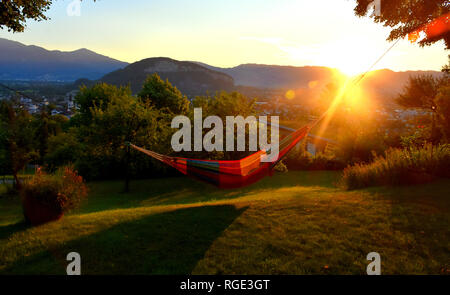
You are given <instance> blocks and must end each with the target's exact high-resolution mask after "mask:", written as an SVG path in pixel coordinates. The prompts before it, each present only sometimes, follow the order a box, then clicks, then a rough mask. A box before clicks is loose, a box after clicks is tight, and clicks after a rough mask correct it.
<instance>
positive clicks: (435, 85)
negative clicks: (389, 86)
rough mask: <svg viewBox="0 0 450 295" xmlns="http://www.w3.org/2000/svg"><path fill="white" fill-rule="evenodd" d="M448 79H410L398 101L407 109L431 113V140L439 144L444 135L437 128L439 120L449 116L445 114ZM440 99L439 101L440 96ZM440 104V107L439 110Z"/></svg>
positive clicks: (415, 77) (419, 77)
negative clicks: (441, 136)
mask: <svg viewBox="0 0 450 295" xmlns="http://www.w3.org/2000/svg"><path fill="white" fill-rule="evenodd" d="M446 85H448V77H446V76H444V77H443V78H435V77H433V76H431V75H419V76H412V77H410V78H409V80H408V82H407V84H406V86H405V88H404V89H403V92H402V93H400V94H399V96H398V97H397V99H396V101H397V103H398V104H400V105H401V106H403V107H405V108H413V109H421V110H425V111H428V112H430V113H431V138H430V140H431V141H432V142H437V141H438V140H439V138H440V135H441V134H440V133H442V132H441V131H440V130H439V129H438V128H437V127H438V126H437V120H438V118H441V117H442V118H444V117H446V116H447V114H446V112H445V106H444V105H445V101H446V98H447V97H446V93H447V92H446V91H445V88H443V87H444V86H446ZM439 95H440V98H439V100H438V96H439ZM438 103H439V104H440V107H439V108H438Z"/></svg>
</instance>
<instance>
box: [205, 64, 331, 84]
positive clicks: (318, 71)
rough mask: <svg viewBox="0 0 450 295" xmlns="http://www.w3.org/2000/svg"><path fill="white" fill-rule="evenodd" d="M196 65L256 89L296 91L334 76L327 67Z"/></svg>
mask: <svg viewBox="0 0 450 295" xmlns="http://www.w3.org/2000/svg"><path fill="white" fill-rule="evenodd" d="M198 64H200V65H203V66H205V67H208V68H209V69H212V70H215V71H218V72H222V73H225V74H228V75H230V76H231V77H233V79H234V82H235V84H236V85H240V86H251V87H257V88H272V89H297V88H302V87H308V84H309V82H311V81H319V82H320V83H321V84H323V83H327V82H329V81H331V80H332V79H333V78H334V77H335V75H336V72H335V71H334V70H333V69H331V68H327V67H314V66H307V67H293V66H276V65H260V64H243V65H239V66H237V67H234V68H219V67H213V66H209V65H207V64H204V63H198Z"/></svg>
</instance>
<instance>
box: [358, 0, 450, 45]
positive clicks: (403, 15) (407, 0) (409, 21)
mask: <svg viewBox="0 0 450 295" xmlns="http://www.w3.org/2000/svg"><path fill="white" fill-rule="evenodd" d="M374 3H377V1H373V0H357V5H356V7H355V14H356V15H357V16H361V17H363V16H367V15H368V14H369V13H370V11H371V8H372V7H373V6H372V4H374ZM378 3H379V4H381V7H380V14H379V15H376V14H372V15H371V17H372V18H373V20H374V21H375V22H376V23H381V24H383V25H384V26H385V27H391V28H392V30H391V32H390V34H389V37H388V40H389V41H393V40H396V39H399V38H403V37H405V36H406V35H408V34H410V33H412V32H414V31H416V30H418V29H420V28H422V27H423V26H424V25H427V24H430V23H431V22H432V21H433V20H435V19H437V18H439V17H441V16H443V15H445V14H447V13H449V12H450V5H449V1H448V0H414V1H412V0H380V1H378ZM426 33H427V32H426ZM428 33H429V32H428ZM427 36H428V37H427V38H425V39H424V40H422V41H420V42H419V44H420V45H421V46H426V45H431V44H433V43H435V42H437V41H439V40H444V41H445V43H446V45H447V48H450V32H448V31H445V30H444V31H443V32H442V33H441V34H437V35H434V34H427Z"/></svg>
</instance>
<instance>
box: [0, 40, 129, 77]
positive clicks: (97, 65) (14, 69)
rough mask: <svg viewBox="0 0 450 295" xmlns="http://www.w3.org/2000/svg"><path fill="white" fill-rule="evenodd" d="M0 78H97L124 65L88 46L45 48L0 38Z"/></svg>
mask: <svg viewBox="0 0 450 295" xmlns="http://www.w3.org/2000/svg"><path fill="white" fill-rule="evenodd" d="M0 53H1V54H0V80H32V81H67V82H69V81H75V80H77V79H79V78H87V79H99V78H101V77H102V76H103V75H105V74H107V73H109V72H111V71H114V70H117V69H120V68H123V67H125V66H127V65H128V63H126V62H122V61H119V60H116V59H113V58H110V57H107V56H104V55H100V54H97V53H95V52H93V51H90V50H88V49H78V50H75V51H71V52H64V51H58V50H52V51H50V50H47V49H44V48H42V47H38V46H34V45H29V46H27V45H24V44H22V43H19V42H15V41H11V40H7V39H3V38H0Z"/></svg>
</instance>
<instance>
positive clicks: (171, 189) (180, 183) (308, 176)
mask: <svg viewBox="0 0 450 295" xmlns="http://www.w3.org/2000/svg"><path fill="white" fill-rule="evenodd" d="M338 175H339V173H337V172H334V171H332V172H330V171H291V172H289V173H275V174H274V175H273V176H269V177H266V178H264V179H263V180H261V181H259V182H258V183H255V184H252V185H250V186H248V187H244V188H240V189H229V190H228V189H219V188H216V187H214V186H212V185H210V184H206V183H203V182H200V181H196V180H193V179H191V178H188V177H174V178H163V179H149V180H136V181H132V182H131V192H130V193H127V194H124V193H117V192H119V191H121V189H122V187H123V183H122V182H119V181H114V182H113V181H106V182H95V183H91V184H90V187H91V194H90V196H89V199H88V201H87V203H86V204H85V205H84V206H83V207H82V208H81V209H80V210H79V211H78V213H91V212H98V211H103V210H111V209H118V208H134V207H141V206H154V205H169V204H189V203H197V202H208V201H212V200H224V199H235V198H239V197H243V196H245V195H247V194H249V193H255V192H258V191H265V190H273V189H281V188H286V187H293V186H305V187H312V186H319V187H323V188H332V187H334V185H333V183H334V182H335V181H336V180H337V178H338Z"/></svg>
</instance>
